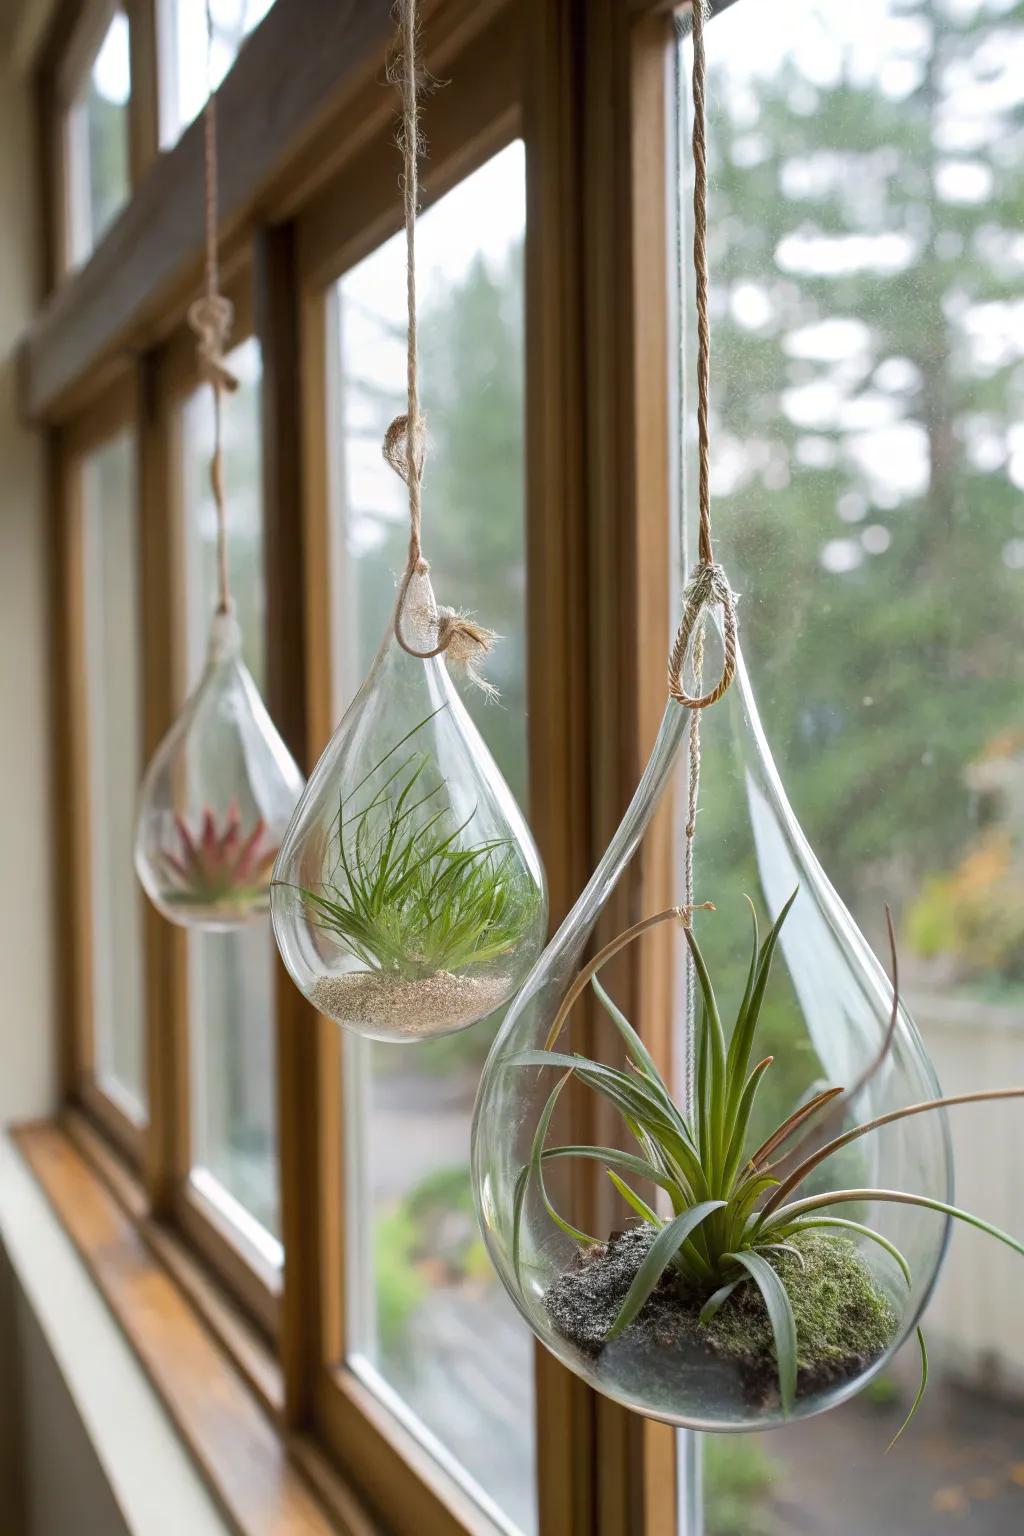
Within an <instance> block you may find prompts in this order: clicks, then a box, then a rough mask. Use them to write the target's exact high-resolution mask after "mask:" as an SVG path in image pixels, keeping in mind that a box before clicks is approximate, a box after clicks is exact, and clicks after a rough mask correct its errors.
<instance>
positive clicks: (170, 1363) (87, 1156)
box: [10, 1119, 381, 1536]
mask: <svg viewBox="0 0 1024 1536" xmlns="http://www.w3.org/2000/svg"><path fill="white" fill-rule="evenodd" d="M10 1137H11V1142H12V1143H13V1147H14V1148H15V1149H16V1153H17V1154H20V1157H21V1159H22V1160H23V1163H24V1164H25V1165H26V1166H27V1168H28V1170H29V1171H30V1173H31V1175H32V1176H33V1178H34V1179H35V1182H36V1183H37V1184H38V1186H39V1187H40V1189H41V1190H42V1192H43V1194H44V1195H45V1196H46V1199H47V1201H48V1203H49V1205H50V1208H51V1209H52V1211H53V1212H54V1214H55V1216H56V1217H57V1220H58V1222H59V1223H60V1226H61V1227H62V1228H63V1230H64V1232H65V1233H66V1235H67V1236H68V1237H69V1238H70V1240H71V1242H72V1243H73V1245H74V1247H75V1249H76V1250H77V1252H78V1254H79V1256H80V1257H81V1259H82V1260H83V1262H84V1264H85V1267H86V1270H87V1271H88V1274H89V1276H90V1278H91V1280H92V1281H93V1283H94V1285H95V1287H96V1289H97V1291H98V1292H99V1294H100V1296H101V1297H102V1298H103V1301H104V1302H105V1303H106V1306H107V1308H108V1309H109V1311H110V1313H112V1315H113V1317H114V1320H115V1322H116V1323H117V1325H118V1327H119V1328H120V1331H121V1333H122V1335H123V1336H124V1338H125V1339H126V1340H127V1342H128V1344H129V1345H130V1347H131V1349H132V1351H133V1353H134V1355H135V1357H136V1358H137V1360H138V1362H139V1363H140V1364H141V1366H142V1369H143V1371H144V1372H145V1375H146V1377H148V1380H149V1382H150V1384H151V1385H152V1387H153V1388H154V1389H155V1391H156V1393H157V1395H158V1397H159V1399H160V1401H161V1403H162V1404H163V1407H164V1409H165V1410H166V1412H167V1414H168V1415H169V1417H170V1420H171V1423H172V1425H173V1427H174V1429H175V1430H176V1431H177V1434H178V1436H180V1439H181V1441H182V1442H183V1443H184V1446H185V1448H186V1450H187V1451H188V1453H189V1455H190V1456H191V1458H192V1460H193V1462H194V1463H195V1465H196V1467H197V1469H198V1471H199V1473H200V1474H201V1477H202V1479H203V1481H204V1482H205V1484H206V1486H207V1488H208V1489H209V1491H210V1493H211V1495H212V1497H213V1500H214V1503H215V1504H216V1506H217V1509H218V1510H219V1512H220V1514H221V1515H222V1517H223V1518H224V1520H225V1521H226V1522H227V1525H228V1528H229V1529H230V1530H232V1531H234V1532H236V1533H238V1536H339V1533H341V1536H380V1531H381V1528H380V1526H379V1525H378V1524H376V1523H375V1522H374V1521H373V1520H372V1519H371V1518H370V1517H369V1516H368V1515H367V1514H366V1513H365V1512H364V1511H363V1509H362V1507H361V1506H360V1505H359V1504H358V1502H357V1500H356V1499H355V1498H354V1496H353V1495H352V1494H351V1492H350V1491H349V1490H348V1489H347V1488H346V1487H345V1486H344V1485H343V1484H342V1483H341V1481H340V1479H338V1478H337V1476H336V1475H335V1474H334V1472H333V1469H332V1468H331V1467H330V1465H329V1464H328V1463H327V1462H326V1460H325V1459H324V1458H323V1457H322V1456H321V1455H320V1454H319V1452H318V1451H317V1449H316V1448H315V1446H314V1445H313V1444H312V1443H310V1442H307V1441H306V1440H305V1438H304V1437H302V1436H292V1435H289V1436H287V1437H286V1436H285V1435H284V1434H283V1433H282V1431H281V1429H280V1428H279V1425H278V1423H277V1422H276V1419H277V1415H278V1411H279V1406H280V1398H281V1386H280V1372H279V1370H278V1367H277V1364H276V1362H275V1361H274V1359H273V1357H272V1355H271V1353H270V1351H269V1350H268V1349H267V1347H266V1346H265V1345H264V1344H263V1343H262V1342H261V1341H259V1340H258V1338H257V1336H256V1335H255V1334H254V1333H253V1332H252V1330H251V1329H250V1327H249V1325H248V1324H247V1323H246V1322H245V1320H244V1319H243V1318H242V1317H241V1316H240V1315H238V1314H236V1313H235V1312H234V1310H233V1308H232V1307H231V1306H230V1304H229V1303H228V1302H227V1301H226V1300H225V1299H224V1298H223V1297H222V1296H220V1294H219V1293H218V1292H217V1289H216V1287H215V1286H214V1285H213V1283H212V1282H211V1281H210V1280H209V1279H208V1278H207V1277H206V1276H205V1274H204V1272H203V1271H201V1270H200V1268H199V1266H197V1265H196V1264H195V1263H194V1261H192V1260H191V1259H190V1258H189V1256H188V1254H187V1251H186V1250H185V1249H184V1248H182V1247H181V1246H180V1245H179V1244H178V1243H177V1242H176V1240H175V1239H174V1238H173V1236H172V1235H171V1234H168V1233H167V1232H166V1231H164V1230H163V1229H162V1228H159V1227H157V1226H156V1224H155V1223H151V1222H148V1221H147V1219H146V1218H145V1214H144V1205H143V1202H142V1197H141V1194H140V1193H139V1191H138V1190H137V1187H136V1186H135V1184H134V1181H133V1180H132V1179H131V1177H130V1175H128V1174H127V1173H126V1172H125V1171H124V1170H123V1168H122V1167H121V1166H120V1165H119V1164H118V1163H117V1161H116V1160H115V1159H113V1158H111V1157H109V1155H108V1156H107V1157H106V1158H104V1154H103V1150H102V1144H100V1145H99V1146H93V1145H91V1144H90V1141H89V1136H88V1132H87V1131H85V1130H84V1129H83V1127H82V1126H81V1124H80V1123H77V1122H75V1120H74V1119H71V1120H70V1121H69V1122H64V1123H55V1122H49V1121H47V1122H42V1123H38V1124H32V1125H26V1126H22V1127H19V1128H17V1129H15V1130H13V1131H12V1132H11V1133H10Z"/></svg>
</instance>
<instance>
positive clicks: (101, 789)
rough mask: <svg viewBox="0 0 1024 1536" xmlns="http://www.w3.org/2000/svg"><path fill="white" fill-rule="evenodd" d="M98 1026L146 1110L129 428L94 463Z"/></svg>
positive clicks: (91, 771) (92, 741)
mask: <svg viewBox="0 0 1024 1536" xmlns="http://www.w3.org/2000/svg"><path fill="white" fill-rule="evenodd" d="M81 487H82V519H83V521H82V561H83V584H84V592H83V598H84V624H85V635H84V643H85V675H86V710H87V733H88V778H89V865H90V875H91V886H92V889H91V892H90V896H91V908H92V911H91V918H92V1024H93V1041H94V1051H95V1058H94V1059H95V1073H96V1079H97V1081H98V1082H99V1084H100V1086H101V1087H102V1088H103V1089H104V1090H105V1092H107V1093H108V1094H110V1096H111V1097H112V1098H113V1099H115V1100H116V1101H117V1103H118V1104H119V1105H120V1106H121V1108H122V1109H124V1110H125V1112H126V1113H127V1114H129V1115H130V1116H131V1117H132V1118H133V1119H136V1120H141V1119H143V1118H144V1117H145V1107H146V1053H145V997H144V977H143V928H142V901H143V897H142V893H141V890H140V888H139V884H138V881H137V880H136V878H135V870H134V867H133V864H132V847H133V842H134V836H135V799H136V794H137V791H138V786H139V779H140V777H141V774H142V720H141V700H140V687H141V666H140V658H139V588H138V530H137V523H136V511H135V450H134V443H133V440H132V438H131V436H130V435H129V434H128V433H125V434H123V435H122V436H119V437H117V438H114V439H113V440H112V441H111V442H109V443H107V444H105V445H104V446H103V447H102V448H100V449H97V451H96V452H95V453H92V454H90V455H89V457H88V458H86V459H85V460H84V461H83V464H82V479H81Z"/></svg>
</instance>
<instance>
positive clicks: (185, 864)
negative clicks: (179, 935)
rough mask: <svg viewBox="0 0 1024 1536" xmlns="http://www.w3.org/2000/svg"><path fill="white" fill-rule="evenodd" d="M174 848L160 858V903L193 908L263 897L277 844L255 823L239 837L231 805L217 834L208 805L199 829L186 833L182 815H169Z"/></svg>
mask: <svg viewBox="0 0 1024 1536" xmlns="http://www.w3.org/2000/svg"><path fill="white" fill-rule="evenodd" d="M174 824H175V827H176V828H177V831H178V838H179V845H178V847H177V848H176V849H175V850H174V851H171V850H170V849H166V848H165V849H164V850H163V852H162V854H161V858H162V860H163V864H164V868H165V870H166V873H167V876H168V880H169V882H170V886H171V889H170V890H169V891H167V892H165V900H167V901H172V902H176V903H182V904H184V903H193V902H194V903H195V904H196V905H197V906H204V907H215V906H223V905H238V904H242V905H249V904H250V903H252V902H255V901H260V900H262V899H264V898H265V897H266V894H267V890H268V886H269V879H270V871H271V868H272V867H273V863H274V860H275V858H276V857H277V845H276V844H271V843H269V842H268V840H267V828H266V824H265V822H264V820H263V818H262V816H261V817H259V818H257V820H256V822H255V824H254V826H253V828H252V831H251V832H249V833H247V834H245V835H243V832H242V817H241V813H240V812H239V809H238V806H237V805H236V803H235V802H234V801H233V800H232V801H231V803H230V805H229V806H228V809H227V814H226V816H225V817H224V824H223V827H222V828H221V829H218V826H217V818H216V815H215V813H214V811H213V810H212V809H211V808H210V806H208V805H207V806H204V808H203V816H202V827H201V829H200V831H199V832H198V833H197V834H193V833H192V832H190V831H189V827H188V823H187V822H186V820H185V818H184V816H181V815H178V814H177V813H176V814H175V817H174Z"/></svg>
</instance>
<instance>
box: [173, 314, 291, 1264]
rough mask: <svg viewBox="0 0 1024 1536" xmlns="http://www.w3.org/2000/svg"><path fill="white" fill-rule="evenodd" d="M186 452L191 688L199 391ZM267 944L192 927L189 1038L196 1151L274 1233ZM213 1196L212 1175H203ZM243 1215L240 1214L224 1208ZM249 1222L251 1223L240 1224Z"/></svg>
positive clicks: (207, 551)
mask: <svg viewBox="0 0 1024 1536" xmlns="http://www.w3.org/2000/svg"><path fill="white" fill-rule="evenodd" d="M228 367H229V368H230V369H231V371H232V372H233V373H234V374H235V376H236V378H237V379H238V380H239V388H238V390H237V391H236V392H235V393H234V394H226V395H224V397H223V404H222V411H223V435H224V484H225V489H226V492H227V507H228V540H229V544H228V556H229V576H230V582H231V593H232V597H233V599H234V603H235V609H236V613H237V615H238V620H239V623H240V624H241V627H242V636H243V647H244V654H245V661H246V665H247V666H248V667H249V669H250V671H251V672H252V674H253V677H254V678H255V680H256V685H257V687H258V688H260V689H261V690H262V688H263V683H264V673H265V637H266V601H265V597H266V594H265V588H264V579H263V504H262V490H261V483H260V474H261V464H260V349H259V343H258V342H257V341H255V340H254V339H253V340H249V341H246V342H244V343H243V344H242V345H241V346H240V347H236V349H235V350H234V352H232V353H231V355H230V357H229V358H228ZM182 445H183V453H184V477H185V478H184V485H185V507H184V535H185V590H186V618H187V626H186V632H187V643H188V685H189V687H190V688H192V687H194V686H195V684H196V683H197V681H198V679H199V676H200V674H201V672H202V669H203V664H204V661H205V659H206V643H207V638H208V635H209V628H210V618H211V615H212V613H213V610H214V607H215V606H216V602H217V548H216V540H217V519H216V509H215V507H214V503H213V497H212V495H211V492H210V478H209V476H210V454H211V452H212V449H213V401H212V398H211V395H210V390H209V388H208V387H203V388H200V389H198V390H196V392H195V393H194V394H193V395H192V396H190V398H189V399H188V400H187V401H186V403H185V406H184V410H183V415H182ZM273 953H274V950H273V941H272V938H271V934H270V920H269V918H265V919H262V920H261V921H260V922H258V923H254V924H252V925H251V926H249V927H247V928H244V929H240V930H239V931H237V932H235V933H190V934H189V1014H190V1021H191V1040H192V1155H193V1158H194V1161H195V1165H196V1168H197V1169H198V1170H204V1171H205V1173H206V1174H208V1175H212V1177H213V1179H214V1180H215V1181H216V1183H217V1185H219V1186H220V1194H221V1195H223V1194H224V1193H226V1194H227V1195H228V1196H230V1197H231V1198H232V1199H233V1200H234V1201H236V1202H237V1204H238V1206H240V1207H241V1208H242V1211H244V1212H245V1213H247V1214H248V1216H249V1217H250V1218H253V1219H254V1220H255V1222H257V1223H258V1224H259V1229H262V1234H263V1235H262V1236H258V1237H257V1240H258V1241H259V1242H260V1245H261V1248H262V1249H263V1250H264V1251H266V1252H267V1253H268V1254H270V1255H272V1256H273V1257H275V1258H279V1257H280V1253H279V1249H278V1248H277V1245H276V1243H275V1244H270V1245H268V1244H267V1242H266V1235H267V1234H269V1235H272V1236H273V1237H275V1238H276V1236H277V1234H278V1233H279V1210H278V1183H277V1163H276V1140H277V1132H276V1114H275V1099H274V1012H273V974H274V972H273ZM204 1188H206V1190H207V1193H209V1192H210V1191H209V1181H206V1182H205V1183H204ZM231 1214H232V1215H233V1216H235V1217H236V1219H237V1218H239V1216H240V1213H239V1212H238V1211H237V1210H236V1211H233V1212H232V1213H231ZM246 1225H248V1224H246Z"/></svg>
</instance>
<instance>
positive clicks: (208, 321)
mask: <svg viewBox="0 0 1024 1536" xmlns="http://www.w3.org/2000/svg"><path fill="white" fill-rule="evenodd" d="M213 39H214V30H213V12H212V9H211V6H210V0H207V4H206V106H205V108H204V109H203V178H204V187H205V199H206V208H205V214H206V263H205V267H206V274H205V283H204V290H203V294H202V296H201V297H200V298H198V299H196V300H195V302H194V303H193V304H192V305H191V306H190V308H189V311H188V323H189V325H190V326H191V327H192V329H193V331H195V333H196V336H197V338H198V340H197V342H196V358H197V362H198V366H199V376H200V378H201V379H203V380H204V381H205V382H206V383H208V384H209V385H210V388H211V389H212V391H213V453H212V455H211V457H210V489H211V491H212V492H213V501H214V506H215V508H216V511H217V612H218V613H230V612H231V611H232V608H233V604H232V601H231V591H230V587H229V584H228V540H227V511H226V508H225V503H224V450H223V441H222V436H223V434H222V424H221V395H222V394H223V392H224V391H225V390H228V391H229V392H233V391H234V390H236V389H237V388H238V380H237V379H236V378H235V376H234V374H233V373H231V371H230V370H229V369H228V368H227V367H226V365H225V363H224V347H225V344H226V342H227V339H228V337H229V336H230V334H231V325H232V322H233V320H234V315H235V312H234V307H233V305H232V303H231V300H230V299H227V298H225V296H224V295H223V294H222V293H221V292H220V272H219V265H218V257H217V95H216V92H215V90H214V88H213Z"/></svg>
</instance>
